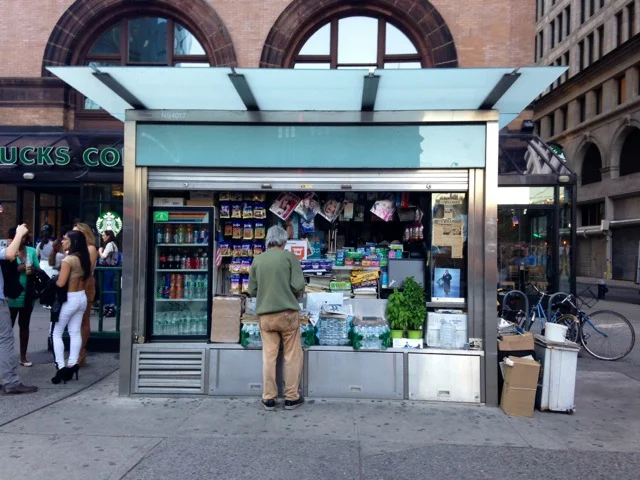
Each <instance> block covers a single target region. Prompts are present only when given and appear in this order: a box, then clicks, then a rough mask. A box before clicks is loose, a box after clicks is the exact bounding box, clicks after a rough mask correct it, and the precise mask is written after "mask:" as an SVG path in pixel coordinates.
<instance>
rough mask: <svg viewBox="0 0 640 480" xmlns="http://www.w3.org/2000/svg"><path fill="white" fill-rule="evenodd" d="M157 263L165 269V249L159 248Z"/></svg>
mask: <svg viewBox="0 0 640 480" xmlns="http://www.w3.org/2000/svg"><path fill="white" fill-rule="evenodd" d="M158 262H159V265H158V268H160V269H165V268H167V252H166V251H165V250H160V258H159V259H158Z"/></svg>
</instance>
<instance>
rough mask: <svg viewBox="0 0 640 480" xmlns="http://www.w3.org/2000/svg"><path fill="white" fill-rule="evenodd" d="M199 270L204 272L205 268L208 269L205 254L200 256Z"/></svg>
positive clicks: (207, 260)
mask: <svg viewBox="0 0 640 480" xmlns="http://www.w3.org/2000/svg"><path fill="white" fill-rule="evenodd" d="M200 268H201V269H203V270H206V269H207V268H209V259H208V258H207V252H204V253H203V254H202V255H201V256H200Z"/></svg>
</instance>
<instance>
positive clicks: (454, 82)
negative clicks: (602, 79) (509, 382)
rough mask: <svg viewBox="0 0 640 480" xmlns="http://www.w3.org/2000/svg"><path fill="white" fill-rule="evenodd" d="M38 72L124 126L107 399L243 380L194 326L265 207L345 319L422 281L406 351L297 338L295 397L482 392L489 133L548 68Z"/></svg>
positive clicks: (491, 179) (240, 258)
mask: <svg viewBox="0 0 640 480" xmlns="http://www.w3.org/2000/svg"><path fill="white" fill-rule="evenodd" d="M49 70H51V71H52V72H53V73H54V74H55V75H57V76H59V77H60V78H61V79H62V80H64V81H65V82H67V83H68V84H69V85H71V86H72V87H73V88H75V89H77V90H78V91H80V92H81V93H82V94H83V95H85V96H87V97H88V98H90V99H91V100H92V101H94V102H96V103H97V104H99V105H100V106H101V107H102V108H104V109H105V110H107V111H108V112H110V113H111V114H112V115H114V116H116V117H118V118H120V119H121V120H122V121H124V124H125V152H124V229H123V248H122V250H123V285H122V287H123V288H122V292H123V294H122V315H121V350H120V358H121V368H120V393H121V394H122V395H132V394H145V395H148V394H154V393H158V394H182V393H183V394H200V395H236V396H237V395H260V393H261V387H262V385H261V383H262V378H261V377H262V375H261V372H262V369H261V351H260V349H259V348H245V347H246V345H245V347H243V346H242V345H241V344H240V343H239V342H238V339H237V338H238V337H237V336H235V338H234V340H233V341H229V342H224V341H223V342H221V343H220V340H219V339H218V340H216V338H223V337H216V335H217V334H216V335H213V336H212V322H214V326H216V327H218V325H217V324H216V323H215V322H216V321H218V320H217V319H218V318H221V317H220V315H221V314H220V311H216V308H218V307H216V305H217V303H220V302H218V301H217V300H216V298H233V295H237V294H241V293H242V285H243V282H244V281H245V280H244V279H245V278H246V272H247V268H248V267H247V265H250V261H251V260H250V258H251V256H254V255H258V254H260V252H261V251H262V249H263V248H264V246H263V245H262V244H261V240H260V237H261V235H263V234H264V230H265V229H266V228H268V227H269V226H270V225H273V224H278V223H279V224H281V225H283V226H285V227H286V228H287V229H291V236H292V237H293V238H294V239H298V240H302V241H305V242H306V244H307V245H309V246H313V248H310V249H309V252H312V253H309V258H308V261H309V262H310V263H309V265H311V264H313V265H316V264H317V265H320V266H321V267H322V271H323V272H324V273H325V274H326V273H327V271H328V272H329V273H330V275H332V277H331V278H329V279H328V280H327V281H328V282H329V281H331V282H330V283H333V280H335V279H336V278H338V277H339V276H340V275H345V271H346V275H347V278H346V280H347V281H337V282H335V284H333V285H339V286H340V288H341V290H345V291H344V292H343V293H345V297H348V298H347V300H345V302H350V304H351V305H352V307H353V308H354V309H355V310H356V311H357V312H360V313H361V314H362V315H363V316H364V317H367V316H368V315H379V316H384V314H385V304H386V302H387V299H388V296H389V294H390V292H392V291H393V287H394V286H400V285H401V284H402V282H403V279H406V278H407V277H408V276H409V275H411V276H414V277H415V278H416V279H418V280H419V283H420V284H421V285H423V287H424V289H425V292H426V305H425V306H426V308H427V319H426V320H425V322H424V325H423V334H422V339H420V340H417V343H416V341H415V340H413V341H411V342H409V341H407V344H406V345H400V346H403V347H418V348H393V347H391V348H381V349H362V350H355V349H354V348H353V346H345V345H335V344H333V345H330V344H327V342H325V344H324V345H323V344H322V341H320V345H310V346H306V347H304V358H305V367H304V372H303V381H302V389H303V393H304V394H305V396H307V397H334V398H335V397H341V398H370V399H410V400H431V401H449V402H467V403H484V404H488V405H496V404H497V401H498V379H497V375H496V373H497V352H496V306H495V290H496V285H497V266H496V265H497V263H496V262H497V259H496V243H497V212H496V205H497V202H498V199H497V198H496V195H497V194H496V192H497V182H498V168H497V164H498V132H499V130H500V129H501V128H503V127H505V126H506V125H507V124H508V123H509V122H511V121H512V120H513V119H515V118H516V117H517V116H518V115H519V114H520V113H521V111H522V110H524V109H525V108H526V107H527V105H528V104H529V103H530V102H531V101H532V100H533V99H535V98H536V97H537V96H538V95H539V94H540V93H541V92H542V91H544V89H545V88H546V87H547V86H548V85H549V84H551V83H552V82H553V81H554V80H555V79H556V78H557V77H559V76H560V75H561V74H562V73H563V72H564V68H560V67H532V68H521V69H517V70H514V69H511V68H492V69H461V68H460V69H416V70H376V71H372V72H370V71H366V70H365V71H362V70H326V71H319V70H298V69H229V68H197V69H196V68H170V67H167V68H164V67H105V68H102V67H101V68H100V69H99V71H96V70H95V69H92V68H89V67H51V68H49ZM304 202H306V203H304ZM303 204H304V206H305V208H307V210H306V211H305V212H309V211H311V212H312V215H311V216H310V218H306V219H305V218H304V217H303V212H302V211H300V210H298V208H299V206H300V205H303ZM316 205H317V207H316ZM294 208H295V212H298V213H293V214H292V212H293V210H294ZM316 208H317V210H316ZM316 211H317V213H318V215H316ZM314 215H316V216H315V220H314ZM291 219H296V220H295V221H292V220H291ZM305 222H306V223H305ZM305 235H306V236H305ZM302 250H303V251H302V256H303V257H306V256H307V255H306V254H305V253H304V249H302ZM345 255H346V257H347V261H346V264H343V263H342V259H343V257H344V256H345ZM305 265H306V264H305ZM309 268H316V267H309ZM354 271H355V272H360V273H362V272H376V273H373V274H371V273H370V274H369V275H361V276H360V277H359V278H361V279H363V278H365V277H366V278H367V280H370V278H371V279H373V278H375V279H376V280H375V281H373V283H371V282H369V283H368V286H367V287H366V289H365V290H359V289H357V288H355V284H354V285H353V289H352V290H349V289H350V288H351V285H350V283H349V281H348V280H349V277H348V276H349V275H351V279H352V280H353V279H354V278H356V279H357V278H358V277H357V274H356V276H355V277H354V273H353V272H354ZM325 276H326V275H325ZM369 277H370V278H369ZM313 281H314V282H316V280H315V279H313ZM396 282H397V283H396ZM311 284H312V282H311V281H310V286H311ZM333 285H332V287H331V288H333ZM371 285H373V286H371ZM345 286H346V288H345ZM319 288H321V287H319ZM363 292H364V293H363ZM220 295H225V297H219V296H220ZM238 315H240V311H238ZM447 315H453V316H455V317H456V318H457V319H458V323H457V324H456V331H455V333H454V335H455V337H453V338H454V340H453V341H452V343H451V344H447V345H446V347H447V348H443V346H444V345H442V344H441V343H439V342H441V341H442V338H443V337H442V335H439V334H438V329H439V328H440V324H439V322H440V319H441V318H443V317H445V316H447ZM452 318H453V317H452ZM460 319H462V320H460ZM443 325H444V323H443ZM235 328H236V331H237V330H238V329H239V324H238V326H236V327H235ZM232 333H233V332H232ZM319 335H320V336H322V332H320V333H319ZM231 337H234V335H231ZM212 338H213V340H214V341H211V340H212ZM321 340H322V339H321ZM214 342H216V343H214ZM396 346H398V345H396Z"/></svg>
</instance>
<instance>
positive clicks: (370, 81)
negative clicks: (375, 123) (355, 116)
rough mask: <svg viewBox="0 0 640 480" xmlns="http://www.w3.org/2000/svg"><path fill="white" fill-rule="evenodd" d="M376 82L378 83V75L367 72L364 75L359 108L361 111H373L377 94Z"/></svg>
mask: <svg viewBox="0 0 640 480" xmlns="http://www.w3.org/2000/svg"><path fill="white" fill-rule="evenodd" d="M378 83H380V75H374V74H369V75H367V76H365V77H364V87H363V88H362V108H361V110H362V111H363V112H373V108H374V107H375V105H376V97H377V95H378Z"/></svg>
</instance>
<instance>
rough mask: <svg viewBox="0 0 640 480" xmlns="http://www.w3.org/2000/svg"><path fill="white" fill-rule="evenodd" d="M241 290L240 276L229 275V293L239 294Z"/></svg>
mask: <svg viewBox="0 0 640 480" xmlns="http://www.w3.org/2000/svg"><path fill="white" fill-rule="evenodd" d="M241 289H242V280H241V277H240V275H231V293H235V294H239V293H241Z"/></svg>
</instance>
